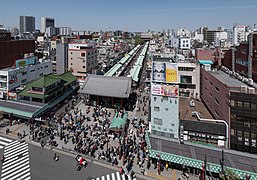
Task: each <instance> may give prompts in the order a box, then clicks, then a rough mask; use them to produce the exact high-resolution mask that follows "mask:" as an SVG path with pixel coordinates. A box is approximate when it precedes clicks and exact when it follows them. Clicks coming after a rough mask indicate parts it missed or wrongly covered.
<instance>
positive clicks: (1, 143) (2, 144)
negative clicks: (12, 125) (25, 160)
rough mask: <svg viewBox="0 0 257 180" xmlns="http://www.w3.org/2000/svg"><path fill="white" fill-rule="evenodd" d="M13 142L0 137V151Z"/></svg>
mask: <svg viewBox="0 0 257 180" xmlns="http://www.w3.org/2000/svg"><path fill="white" fill-rule="evenodd" d="M12 141H13V140H12V139H8V138H4V137H1V136H0V149H4V147H5V146H6V145H8V144H9V143H11V142H12Z"/></svg>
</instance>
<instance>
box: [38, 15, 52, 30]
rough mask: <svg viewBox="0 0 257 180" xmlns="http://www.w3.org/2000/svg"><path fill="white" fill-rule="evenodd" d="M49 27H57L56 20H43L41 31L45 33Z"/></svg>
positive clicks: (45, 18)
mask: <svg viewBox="0 0 257 180" xmlns="http://www.w3.org/2000/svg"><path fill="white" fill-rule="evenodd" d="M47 27H55V26H54V18H47V17H42V18H41V30H40V31H41V33H45V32H46V28H47Z"/></svg>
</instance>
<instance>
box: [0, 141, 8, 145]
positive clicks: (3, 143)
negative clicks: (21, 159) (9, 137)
mask: <svg viewBox="0 0 257 180" xmlns="http://www.w3.org/2000/svg"><path fill="white" fill-rule="evenodd" d="M0 144H2V145H4V146H7V145H8V144H9V143H6V142H3V141H0Z"/></svg>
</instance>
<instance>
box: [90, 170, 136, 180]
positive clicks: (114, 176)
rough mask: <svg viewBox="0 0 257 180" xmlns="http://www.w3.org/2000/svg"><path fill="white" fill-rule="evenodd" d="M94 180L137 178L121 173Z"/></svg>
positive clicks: (130, 179) (127, 179)
mask: <svg viewBox="0 0 257 180" xmlns="http://www.w3.org/2000/svg"><path fill="white" fill-rule="evenodd" d="M92 180H136V178H132V177H131V176H130V175H125V174H122V175H121V174H120V172H115V173H112V174H107V175H105V176H102V177H98V178H95V179H92Z"/></svg>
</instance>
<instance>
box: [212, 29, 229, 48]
mask: <svg viewBox="0 0 257 180" xmlns="http://www.w3.org/2000/svg"><path fill="white" fill-rule="evenodd" d="M227 39H228V33H227V32H224V31H221V32H216V33H214V40H215V45H217V46H220V45H221V43H222V42H224V41H226V40H227Z"/></svg>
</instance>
